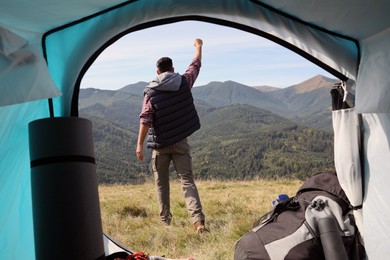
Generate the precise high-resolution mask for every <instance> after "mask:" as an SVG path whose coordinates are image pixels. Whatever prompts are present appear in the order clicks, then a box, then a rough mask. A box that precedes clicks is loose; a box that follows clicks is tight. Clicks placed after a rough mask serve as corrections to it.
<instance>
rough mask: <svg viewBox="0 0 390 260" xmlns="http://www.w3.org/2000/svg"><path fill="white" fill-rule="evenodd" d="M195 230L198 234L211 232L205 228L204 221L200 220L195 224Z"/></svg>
mask: <svg viewBox="0 0 390 260" xmlns="http://www.w3.org/2000/svg"><path fill="white" fill-rule="evenodd" d="M194 227H195V230H196V232H197V233H198V234H203V233H205V232H209V230H208V229H207V228H206V227H205V224H204V220H198V221H196V222H195V224H194Z"/></svg>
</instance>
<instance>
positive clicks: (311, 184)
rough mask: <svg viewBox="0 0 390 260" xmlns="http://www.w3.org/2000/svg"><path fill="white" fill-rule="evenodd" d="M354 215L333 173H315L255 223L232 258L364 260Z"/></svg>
mask: <svg viewBox="0 0 390 260" xmlns="http://www.w3.org/2000/svg"><path fill="white" fill-rule="evenodd" d="M352 211H353V209H352V206H351V204H350V202H349V200H348V198H347V196H346V195H345V193H344V191H343V189H342V188H341V186H340V184H339V181H338V179H337V175H336V173H335V172H319V173H316V174H314V175H312V176H311V177H310V178H309V179H308V180H307V181H306V182H305V183H303V185H302V186H301V188H300V189H299V190H298V191H297V193H296V195H295V196H294V197H292V198H287V199H285V200H284V201H280V202H278V203H276V204H275V206H274V207H273V208H272V210H271V211H270V212H268V213H266V214H264V215H263V216H261V217H260V218H259V219H258V220H257V221H256V222H255V223H254V227H253V229H252V230H251V231H250V232H249V233H247V234H245V235H244V236H243V237H241V238H240V239H239V240H238V241H237V243H236V245H235V251H234V259H235V260H244V259H246V260H249V259H251V260H255V259H264V260H267V259H272V260H278V259H294V260H296V259H316V260H321V259H332V260H338V259H343V260H344V259H350V260H352V259H353V260H355V259H364V258H365V252H364V247H363V245H362V243H361V239H360V234H359V231H358V229H357V227H356V224H355V221H354V217H353V213H352Z"/></svg>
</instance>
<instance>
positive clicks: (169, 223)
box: [161, 215, 172, 226]
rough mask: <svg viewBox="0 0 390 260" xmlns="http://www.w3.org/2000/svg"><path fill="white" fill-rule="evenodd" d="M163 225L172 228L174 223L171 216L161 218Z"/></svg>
mask: <svg viewBox="0 0 390 260" xmlns="http://www.w3.org/2000/svg"><path fill="white" fill-rule="evenodd" d="M161 221H162V223H164V225H165V226H170V225H171V221H172V216H171V215H169V216H168V217H166V218H161Z"/></svg>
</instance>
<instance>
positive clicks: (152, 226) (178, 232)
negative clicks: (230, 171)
mask: <svg viewBox="0 0 390 260" xmlns="http://www.w3.org/2000/svg"><path fill="white" fill-rule="evenodd" d="M196 184H197V186H198V189H199V194H200V197H201V201H202V205H203V209H204V213H205V215H206V225H207V226H208V227H209V229H210V231H211V232H210V233H207V234H205V235H201V236H199V235H197V234H196V232H195V231H194V229H193V226H192V225H191V221H190V217H189V215H188V213H187V208H186V205H185V202H184V198H183V195H182V192H181V188H180V184H179V183H178V182H171V208H172V214H173V220H172V224H171V226H168V227H167V226H164V225H162V224H161V222H160V219H159V215H158V205H157V198H156V192H155V187H154V184H153V183H146V184H143V185H116V186H100V187H99V194H100V204H101V214H102V222H103V231H104V232H105V233H106V234H107V235H109V236H110V237H112V238H113V239H115V240H116V241H117V242H119V243H121V244H122V245H124V246H126V247H127V248H129V249H130V250H132V251H135V252H138V251H144V252H147V253H148V254H150V255H159V256H165V257H169V258H184V257H189V256H192V257H194V258H195V259H197V260H200V259H202V260H209V259H210V260H211V259H213V260H214V259H233V253H234V245H235V243H236V241H237V240H238V239H239V238H240V237H241V236H243V235H244V234H246V233H247V232H248V231H250V230H251V228H252V224H253V222H254V221H255V220H256V219H257V218H258V217H259V216H261V215H262V214H264V213H265V212H267V211H269V210H270V208H271V201H272V200H273V199H274V198H275V197H276V196H277V195H278V194H280V193H286V194H288V195H290V196H292V195H294V194H295V193H296V191H297V190H298V188H299V187H300V186H301V184H302V182H301V181H299V180H285V179H279V180H255V181H231V182H229V181H227V182H226V181H197V182H196Z"/></svg>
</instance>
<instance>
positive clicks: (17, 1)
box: [0, 0, 390, 40]
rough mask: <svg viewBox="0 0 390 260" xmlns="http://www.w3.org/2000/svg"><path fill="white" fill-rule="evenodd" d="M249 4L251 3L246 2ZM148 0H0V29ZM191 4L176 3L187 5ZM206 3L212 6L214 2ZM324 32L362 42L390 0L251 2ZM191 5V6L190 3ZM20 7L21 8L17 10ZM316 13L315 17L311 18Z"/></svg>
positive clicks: (388, 23) (43, 25)
mask: <svg viewBox="0 0 390 260" xmlns="http://www.w3.org/2000/svg"><path fill="white" fill-rule="evenodd" d="M248 1H251V0H248ZM131 2H148V1H147V0H139V1H134V0H133V1H123V0H94V1H89V0H68V1H62V0H34V1H28V0H2V1H1V4H0V5H1V8H0V13H1V15H0V26H1V25H5V26H6V27H8V28H13V29H15V31H19V32H20V33H27V34H28V33H31V32H41V33H42V32H43V33H44V32H46V31H49V30H51V29H53V28H56V27H59V26H62V25H64V24H66V23H69V22H72V21H77V20H78V19H80V18H82V17H86V16H88V15H92V14H94V13H96V12H99V11H102V10H104V9H107V8H110V7H113V6H115V5H118V4H121V3H131ZM189 2H191V1H184V0H182V1H175V4H176V5H184V6H185V5H189ZM202 2H206V3H207V2H209V4H210V5H211V6H212V5H213V3H212V2H213V1H202ZM252 2H254V3H265V4H267V5H269V6H271V7H273V8H275V9H278V10H280V11H282V12H285V13H286V14H290V15H292V16H294V17H299V18H300V19H301V20H303V21H306V22H308V23H312V24H314V25H317V26H319V27H323V28H326V29H327V30H330V31H334V32H337V33H340V34H342V35H345V36H349V37H352V38H354V39H358V40H361V39H365V38H368V37H370V36H372V35H375V34H377V33H379V32H381V31H383V30H385V29H386V28H388V27H390V18H389V15H388V11H389V10H390V1H386V0H374V1H366V0H348V1H340V0H328V1H322V0H290V1H284V0H252ZM190 5H191V4H190ZM21 6H23V9H20V7H21ZM313 14H315V15H313Z"/></svg>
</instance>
